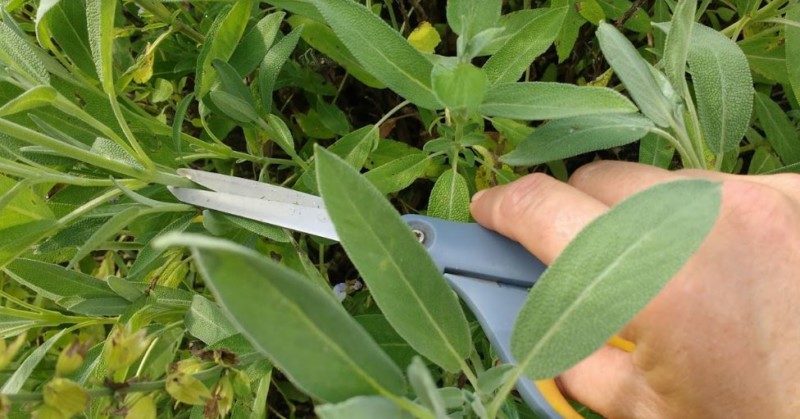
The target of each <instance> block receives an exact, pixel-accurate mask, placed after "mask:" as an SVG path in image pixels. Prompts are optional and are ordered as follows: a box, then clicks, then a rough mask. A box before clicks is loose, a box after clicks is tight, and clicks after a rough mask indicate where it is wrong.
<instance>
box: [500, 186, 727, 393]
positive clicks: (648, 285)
mask: <svg viewBox="0 0 800 419" xmlns="http://www.w3.org/2000/svg"><path fill="white" fill-rule="evenodd" d="M720 189H721V188H720V185H719V183H712V182H708V181H704V180H686V181H677V182H670V183H666V184H661V185H657V186H655V187H653V188H650V189H648V190H646V191H644V192H641V193H638V194H636V195H634V196H632V197H630V198H628V199H627V200H625V201H623V202H622V203H620V204H618V205H617V206H615V207H614V208H612V209H611V210H610V211H609V212H607V213H605V214H603V215H601V216H600V217H599V218H597V219H595V221H593V222H592V223H591V224H589V225H588V226H587V227H586V228H584V229H583V230H582V231H581V232H580V233H578V235H577V236H576V237H575V239H574V240H573V241H572V242H570V244H569V245H568V246H567V248H566V249H564V251H563V252H562V253H561V255H560V256H559V257H558V259H556V261H555V262H553V264H552V265H551V266H550V267H549V269H548V270H547V271H546V272H545V273H544V274H543V275H542V276H541V277H540V278H539V280H538V282H537V283H536V286H535V287H533V288H532V289H531V292H530V294H528V298H527V300H526V302H525V305H524V306H523V307H522V310H521V311H520V313H519V316H518V317H517V320H516V323H515V326H514V332H513V335H512V339H511V349H512V352H513V354H514V357H515V358H516V359H517V362H518V366H519V367H520V368H522V369H523V370H524V371H525V374H526V375H527V376H528V377H530V378H532V379H542V378H549V377H554V376H556V375H557V374H558V373H560V372H562V371H564V370H566V369H567V368H569V367H570V366H572V365H574V364H575V363H577V362H578V361H580V360H581V359H583V358H584V357H586V356H588V355H589V354H591V353H592V352H594V351H595V350H596V349H597V348H599V347H601V346H602V345H603V344H604V343H605V342H606V341H607V340H608V338H609V337H611V336H612V335H613V334H614V333H616V332H617V331H618V330H619V329H620V328H621V327H622V326H623V325H625V324H626V323H627V322H628V321H629V320H630V319H631V318H632V317H633V316H634V315H635V314H636V313H637V312H638V311H639V310H641V309H642V308H643V307H644V306H645V305H646V304H647V303H648V302H649V301H650V300H651V299H652V298H653V297H655V295H656V294H657V293H658V292H659V291H660V290H661V288H662V287H663V286H664V284H666V283H667V281H669V280H670V278H672V276H673V275H675V274H676V273H677V272H678V270H679V269H680V268H681V267H682V266H683V265H684V263H686V261H687V260H688V259H689V257H691V256H692V254H694V252H695V251H696V250H697V249H698V248H699V247H700V244H701V243H702V242H703V240H704V239H705V237H706V235H707V234H708V232H709V231H711V228H712V227H713V225H714V222H715V221H716V219H717V215H718V213H719V207H720V201H721V190H720ZM598 319H602V321H598Z"/></svg>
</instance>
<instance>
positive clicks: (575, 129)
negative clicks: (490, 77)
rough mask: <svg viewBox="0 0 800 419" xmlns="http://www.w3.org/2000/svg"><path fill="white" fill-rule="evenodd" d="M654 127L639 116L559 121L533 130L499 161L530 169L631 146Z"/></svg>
mask: <svg viewBox="0 0 800 419" xmlns="http://www.w3.org/2000/svg"><path fill="white" fill-rule="evenodd" d="M651 128H653V123H652V122H651V121H650V120H649V119H647V118H644V117H642V116H641V115H638V114H631V115H626V114H606V115H587V116H577V117H574V118H564V119H556V120H553V121H550V122H548V123H547V124H545V125H543V126H541V127H539V128H537V129H536V130H534V131H533V133H531V135H529V136H528V137H526V138H525V139H524V140H523V141H522V142H521V143H520V144H519V146H517V148H516V149H515V150H514V151H512V152H511V153H508V154H506V155H504V156H503V157H501V158H500V160H501V161H502V162H504V163H506V164H510V165H513V166H531V165H534V164H541V163H544V162H548V161H552V160H559V159H565V158H567V157H572V156H576V155H578V154H581V153H587V152H590V151H595V150H602V149H607V148H611V147H618V146H621V145H625V144H628V143H630V142H633V141H636V140H638V139H639V138H642V137H643V136H644V135H645V134H647V132H648V131H649V130H650V129H651Z"/></svg>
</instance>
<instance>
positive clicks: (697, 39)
mask: <svg viewBox="0 0 800 419" xmlns="http://www.w3.org/2000/svg"><path fill="white" fill-rule="evenodd" d="M670 33H672V30H670ZM667 41H669V38H667ZM689 67H690V69H691V73H692V82H694V92H695V97H696V99H697V112H698V114H699V117H700V127H701V128H702V130H703V137H704V138H705V141H706V144H707V145H708V147H709V148H710V149H711V151H712V152H714V154H717V155H720V154H722V153H723V152H726V151H729V150H732V149H734V148H736V147H738V146H739V143H740V142H741V140H742V137H743V136H744V134H745V132H746V131H747V128H748V127H749V126H750V115H751V114H752V113H753V93H754V90H753V78H752V76H751V75H750V67H749V66H748V64H747V57H745V56H744V53H743V52H742V50H741V48H739V46H738V45H736V43H735V42H733V41H731V40H730V38H728V37H727V36H725V35H723V34H721V33H719V32H717V31H715V30H714V29H711V28H709V27H706V26H703V25H700V24H695V25H694V30H693V31H692V43H691V47H690V49H689Z"/></svg>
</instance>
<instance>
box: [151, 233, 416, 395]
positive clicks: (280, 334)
mask: <svg viewBox="0 0 800 419" xmlns="http://www.w3.org/2000/svg"><path fill="white" fill-rule="evenodd" d="M159 245H160V246H165V245H184V246H187V247H189V248H191V250H192V254H193V255H194V259H195V262H196V263H197V266H198V269H199V270H200V272H201V274H202V275H203V278H204V279H205V281H206V285H207V286H208V287H209V288H210V289H211V290H212V292H213V294H214V297H215V298H216V300H217V301H218V303H219V304H220V306H221V307H222V309H223V311H224V312H225V313H226V314H227V316H228V319H229V320H231V321H232V322H233V323H234V324H235V325H236V327H237V328H238V329H239V330H240V331H241V332H242V333H243V334H244V335H245V336H246V337H247V339H248V340H249V341H250V342H251V343H252V344H253V345H254V346H255V347H256V348H257V349H258V350H259V351H260V352H262V353H263V354H265V355H267V356H269V358H270V359H271V360H272V361H273V362H274V363H275V365H276V366H277V367H278V368H280V369H281V370H282V371H284V372H285V373H286V375H287V376H288V377H290V378H291V379H292V381H293V382H294V383H295V384H296V385H297V386H298V387H300V388H301V389H302V390H303V391H304V392H306V393H308V394H311V395H313V396H314V397H316V398H318V399H321V400H324V401H330V402H339V401H343V400H346V399H348V398H350V397H354V396H358V395H369V394H386V393H392V394H402V393H403V391H404V387H405V383H404V380H403V376H402V374H401V373H400V371H399V370H398V368H397V366H395V365H394V363H393V362H392V361H391V360H390V359H389V358H388V357H387V356H386V354H385V353H383V351H381V349H380V348H379V347H378V345H377V344H376V343H375V342H374V341H373V340H372V339H371V338H370V337H369V335H368V334H367V333H366V332H365V331H364V329H362V328H361V327H360V326H358V324H357V323H356V322H355V320H353V319H352V317H350V315H349V314H347V312H346V311H345V310H344V309H343V308H342V306H341V305H340V304H338V303H336V302H335V301H334V300H333V299H332V298H330V297H328V296H326V295H325V294H323V292H322V291H321V290H319V289H318V288H317V287H316V286H314V285H313V284H311V283H310V281H307V280H306V279H305V278H303V277H302V276H300V275H299V274H298V273H297V272H294V271H292V270H290V269H288V268H286V267H284V266H281V265H279V264H278V263H277V262H274V261H272V260H271V259H270V258H268V257H265V256H264V255H262V254H258V253H256V252H254V251H252V250H250V249H247V248H244V247H241V246H238V245H235V244H233V243H231V242H227V241H222V240H218V239H211V238H208V237H203V236H198V235H191V234H180V235H177V234H173V235H170V236H167V237H164V238H163V239H161V240H160V244H159Z"/></svg>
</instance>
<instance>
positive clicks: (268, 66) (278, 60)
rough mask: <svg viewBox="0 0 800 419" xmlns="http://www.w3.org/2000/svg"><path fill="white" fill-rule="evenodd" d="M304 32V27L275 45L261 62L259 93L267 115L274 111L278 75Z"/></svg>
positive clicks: (296, 29)
mask: <svg viewBox="0 0 800 419" xmlns="http://www.w3.org/2000/svg"><path fill="white" fill-rule="evenodd" d="M302 31H303V28H302V27H300V28H295V29H294V30H293V31H292V32H290V33H289V35H286V36H285V37H283V38H282V39H281V40H280V41H278V42H277V43H275V45H273V46H272V48H270V49H269V51H268V52H267V54H266V55H265V56H264V59H263V60H262V61H261V69H260V70H258V91H259V92H260V94H261V107H262V109H264V112H266V113H269V112H270V110H271V109H272V91H273V90H274V89H275V81H276V80H277V79H278V74H280V72H281V68H283V65H284V64H285V63H286V60H288V59H289V55H291V53H292V51H294V48H295V47H296V46H297V41H298V40H299V39H300V34H301V33H302Z"/></svg>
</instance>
